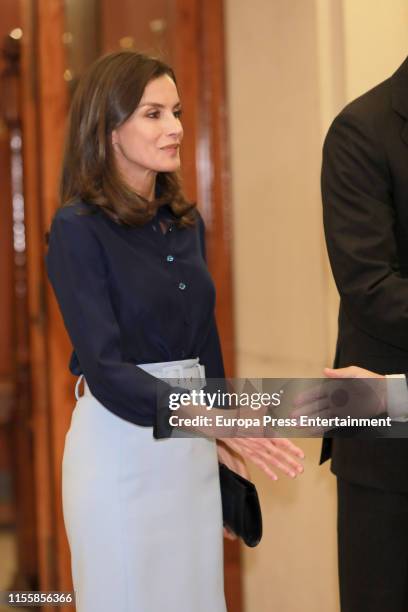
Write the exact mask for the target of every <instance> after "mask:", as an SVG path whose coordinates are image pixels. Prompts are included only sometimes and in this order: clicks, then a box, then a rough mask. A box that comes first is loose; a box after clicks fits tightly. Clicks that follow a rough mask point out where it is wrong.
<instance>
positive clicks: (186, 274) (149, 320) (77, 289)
mask: <svg viewBox="0 0 408 612" xmlns="http://www.w3.org/2000/svg"><path fill="white" fill-rule="evenodd" d="M95 208H96V207H91V206H90V205H89V204H86V203H84V202H75V203H74V204H72V205H69V206H65V207H63V208H60V209H58V211H57V213H56V214H55V216H54V219H53V222H52V225H51V230H50V236H49V247H48V253H47V254H46V257H45V261H46V267H47V272H48V276H49V279H50V281H51V284H52V286H53V288H54V291H55V295H56V298H57V301H58V303H59V306H60V309H61V312H62V316H63V319H64V322H65V326H66V328H67V331H68V334H69V336H70V338H71V342H72V344H73V352H72V355H71V359H70V364H69V369H70V370H71V372H72V373H73V374H75V375H80V374H81V373H83V374H84V376H85V378H86V381H87V383H88V385H89V388H90V390H91V392H92V393H93V395H94V396H95V397H96V398H97V399H98V400H99V401H100V402H101V403H102V404H103V405H104V406H105V407H106V408H107V409H108V410H110V411H112V412H113V413H114V414H116V415H117V416H119V417H121V418H123V419H125V420H127V421H130V422H132V423H135V424H137V425H143V426H154V425H155V424H156V423H157V421H156V419H157V412H156V410H157V393H158V385H161V386H160V387H159V389H160V392H161V393H163V394H164V395H166V397H168V394H169V393H170V392H171V391H174V388H173V389H171V387H170V386H169V385H168V384H167V383H164V382H161V381H158V379H157V378H155V377H154V376H152V375H151V374H148V373H146V372H145V371H144V370H142V369H141V368H138V367H137V364H144V363H153V362H161V361H173V360H179V359H190V358H194V357H199V358H200V362H201V363H202V364H203V365H204V366H205V369H206V377H208V378H223V377H224V367H223V361H222V355H221V350H220V343H219V338H218V332H217V328H216V323H215V317H214V305H215V289H214V284H213V282H212V279H211V276H210V274H209V272H208V269H207V265H206V262H205V243H204V231H205V230H204V223H203V220H202V218H201V216H200V215H199V213H198V212H197V222H196V224H195V226H194V227H188V228H178V227H177V226H176V225H175V223H174V220H175V217H174V216H173V214H172V212H171V209H170V208H169V207H168V206H162V207H161V208H160V209H159V211H158V213H157V215H156V216H155V218H154V219H153V220H152V221H150V222H148V223H146V224H145V225H143V226H141V227H129V226H124V225H118V224H117V223H115V222H114V221H113V220H111V219H110V218H109V217H108V216H107V215H106V213H104V212H103V211H102V210H100V209H98V210H96V212H94V213H93V214H91V215H84V214H78V213H80V212H81V210H89V209H92V210H95ZM160 221H165V222H166V223H167V224H168V229H167V231H166V232H165V233H164V232H163V230H162V229H161V225H160Z"/></svg>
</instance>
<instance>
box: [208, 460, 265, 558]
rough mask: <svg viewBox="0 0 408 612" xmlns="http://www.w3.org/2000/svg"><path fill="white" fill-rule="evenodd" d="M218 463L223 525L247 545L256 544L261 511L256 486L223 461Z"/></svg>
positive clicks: (259, 534)
mask: <svg viewBox="0 0 408 612" xmlns="http://www.w3.org/2000/svg"><path fill="white" fill-rule="evenodd" d="M218 465H219V470H220V486H221V500H222V516H223V522H224V526H225V527H228V529H229V530H230V531H232V532H233V533H234V534H235V535H237V536H238V537H240V538H242V540H243V541H244V542H245V544H246V545H247V546H251V547H253V546H256V545H257V544H259V542H260V541H261V538H262V513H261V506H260V504H259V499H258V493H257V491H256V487H255V485H254V483H253V482H251V481H249V480H247V479H246V478H243V477H242V476H240V475H239V474H237V473H236V472H234V471H232V470H230V469H229V468H228V467H227V466H226V465H224V464H223V463H219V464H218Z"/></svg>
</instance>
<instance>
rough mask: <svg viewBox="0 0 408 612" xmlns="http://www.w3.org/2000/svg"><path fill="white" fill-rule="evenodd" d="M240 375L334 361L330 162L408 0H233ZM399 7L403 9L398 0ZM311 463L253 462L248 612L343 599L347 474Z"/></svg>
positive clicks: (324, 607)
mask: <svg viewBox="0 0 408 612" xmlns="http://www.w3.org/2000/svg"><path fill="white" fill-rule="evenodd" d="M225 8H226V37H227V73H228V90H229V111H230V112H229V120H230V134H231V143H230V144H231V166H232V192H233V218H234V255H233V256H234V270H235V306H236V334H237V349H238V374H239V375H240V376H254V377H262V376H319V375H320V374H321V370H322V367H323V366H324V365H326V364H329V363H330V362H331V360H332V356H333V350H334V340H335V335H336V314H337V313H336V310H337V295H336V291H335V289H334V286H333V283H332V281H331V276H330V271H329V267H328V263H327V259H326V252H325V246H324V240H323V234H322V227H321V201H320V188H319V173H320V163H321V145H322V141H323V136H324V133H325V132H326V130H327V128H328V126H329V123H330V121H331V120H332V118H333V117H334V115H335V114H336V113H337V112H338V111H339V110H340V109H341V108H342V106H344V104H345V103H346V102H347V101H348V100H351V99H352V98H353V97H356V96H357V95H358V94H359V93H362V92H363V91H364V90H366V89H368V88H369V87H371V86H373V85H374V84H376V83H377V82H379V81H381V80H382V79H384V78H386V77H387V76H388V75H389V74H390V73H391V72H393V71H394V69H395V68H396V67H397V66H398V65H399V64H400V63H401V62H402V61H403V59H404V57H405V55H406V54H407V52H408V43H407V41H408V37H407V34H408V5H407V3H406V2H405V0H392V2H390V1H389V0H376V1H375V0H252V1H251V2H249V1H248V0H225ZM391 8H392V10H391ZM298 442H299V444H301V445H302V447H303V448H304V449H305V451H306V455H307V459H306V473H305V475H304V476H302V477H301V478H300V479H298V481H296V482H291V481H289V480H288V479H284V478H282V479H280V480H279V481H278V482H277V483H270V482H267V480H266V479H265V478H264V477H263V475H262V474H260V473H259V472H257V471H255V470H254V469H251V473H252V475H253V476H254V479H255V481H256V483H257V486H258V487H259V490H260V493H261V498H262V506H263V513H264V519H265V529H264V539H263V542H262V544H261V545H260V546H259V547H258V548H257V549H255V550H250V549H245V550H244V551H243V552H244V570H245V573H244V586H245V603H246V607H245V610H246V612H264V611H269V610H271V611H274V610H276V611H279V612H281V611H284V612H300V611H302V612H309V611H310V612H336V611H337V610H338V603H337V601H338V594H337V568H336V542H335V531H336V527H335V518H336V516H335V515H336V507H335V506H336V497H335V480H334V477H332V476H331V474H330V472H329V470H328V466H327V464H326V465H325V466H324V467H318V465H317V463H318V456H319V450H320V443H319V441H317V440H301V441H298Z"/></svg>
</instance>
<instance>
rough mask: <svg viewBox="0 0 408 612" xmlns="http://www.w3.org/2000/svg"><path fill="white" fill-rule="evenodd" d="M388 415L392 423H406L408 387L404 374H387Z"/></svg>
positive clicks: (407, 416)
mask: <svg viewBox="0 0 408 612" xmlns="http://www.w3.org/2000/svg"><path fill="white" fill-rule="evenodd" d="M385 378H386V384H387V405H388V415H389V416H390V417H391V420H392V421H401V422H404V421H408V386H407V379H406V377H405V374H387V375H386V377H385Z"/></svg>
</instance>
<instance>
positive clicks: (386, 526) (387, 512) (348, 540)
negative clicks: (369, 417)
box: [337, 466, 408, 612]
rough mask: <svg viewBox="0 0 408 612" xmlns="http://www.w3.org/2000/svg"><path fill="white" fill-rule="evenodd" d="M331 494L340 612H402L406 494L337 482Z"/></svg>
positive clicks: (406, 585) (407, 576)
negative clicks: (333, 497) (334, 495)
mask: <svg viewBox="0 0 408 612" xmlns="http://www.w3.org/2000/svg"><path fill="white" fill-rule="evenodd" d="M405 468H406V466H401V469H405ZM337 493H338V517H337V529H338V555H339V581H340V602H341V612H408V493H390V492H387V491H381V490H379V489H371V488H367V487H363V486H360V485H355V484H352V483H350V482H346V481H344V480H342V479H341V478H337Z"/></svg>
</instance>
